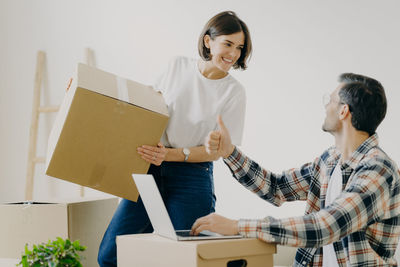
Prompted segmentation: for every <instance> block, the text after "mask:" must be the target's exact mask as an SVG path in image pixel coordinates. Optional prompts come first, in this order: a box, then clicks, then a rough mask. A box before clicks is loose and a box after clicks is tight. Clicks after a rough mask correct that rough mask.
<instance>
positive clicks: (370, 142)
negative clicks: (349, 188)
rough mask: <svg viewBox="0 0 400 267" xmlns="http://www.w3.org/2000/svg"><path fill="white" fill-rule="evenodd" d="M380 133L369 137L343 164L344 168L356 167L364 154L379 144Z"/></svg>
mask: <svg viewBox="0 0 400 267" xmlns="http://www.w3.org/2000/svg"><path fill="white" fill-rule="evenodd" d="M378 144H379V139H378V134H376V133H375V134H373V135H371V136H370V137H368V139H367V140H365V141H364V142H363V143H362V144H361V145H360V146H359V147H358V148H357V149H356V150H355V151H354V152H353V154H352V155H351V157H350V158H349V159H348V160H346V161H345V162H344V163H343V164H342V170H344V169H347V168H351V169H353V170H354V169H355V168H356V166H357V165H358V163H359V162H360V161H361V160H362V159H363V158H364V155H365V154H366V153H367V152H368V151H369V150H370V149H371V148H373V147H376V146H378Z"/></svg>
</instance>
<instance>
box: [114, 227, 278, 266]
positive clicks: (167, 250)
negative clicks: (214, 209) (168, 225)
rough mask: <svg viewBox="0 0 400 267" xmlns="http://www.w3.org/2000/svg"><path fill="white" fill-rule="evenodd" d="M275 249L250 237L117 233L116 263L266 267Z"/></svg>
mask: <svg viewBox="0 0 400 267" xmlns="http://www.w3.org/2000/svg"><path fill="white" fill-rule="evenodd" d="M274 253H276V245H275V244H268V243H265V242H262V241H260V240H258V239H253V238H245V239H219V240H202V241H174V240H170V239H167V238H164V237H161V236H159V235H156V234H139V235H123V236H118V237H117V257H118V267H131V266H146V267H159V266H163V267H176V266H185V267H194V266H197V267H205V266H206V267H217V266H218V267H221V266H225V267H226V266H247V267H259V266H263V267H268V266H273V254H274ZM243 264H246V265H243Z"/></svg>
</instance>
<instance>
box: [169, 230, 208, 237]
mask: <svg viewBox="0 0 400 267" xmlns="http://www.w3.org/2000/svg"><path fill="white" fill-rule="evenodd" d="M176 235H178V236H183V237H185V236H193V235H191V234H190V230H184V231H176ZM196 236H209V235H206V234H202V233H200V234H199V235H196Z"/></svg>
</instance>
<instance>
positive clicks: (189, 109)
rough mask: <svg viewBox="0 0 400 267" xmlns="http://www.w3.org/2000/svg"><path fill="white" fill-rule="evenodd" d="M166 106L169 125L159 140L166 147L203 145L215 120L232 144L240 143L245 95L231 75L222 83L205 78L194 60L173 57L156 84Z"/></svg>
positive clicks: (212, 128) (215, 126)
mask: <svg viewBox="0 0 400 267" xmlns="http://www.w3.org/2000/svg"><path fill="white" fill-rule="evenodd" d="M154 89H155V90H156V91H160V92H162V94H163V97H164V100H165V102H166V104H167V106H168V112H169V116H170V118H169V121H168V125H167V129H166V130H165V132H164V135H163V137H162V139H161V141H162V143H163V144H164V145H165V146H167V147H176V148H178V147H193V146H200V145H203V144H204V140H205V138H206V136H207V135H208V133H209V132H210V131H213V130H216V129H217V125H218V124H217V117H218V115H221V116H222V119H223V121H224V123H225V125H226V127H227V128H228V130H229V133H230V135H231V138H232V143H233V144H235V145H240V144H241V141H242V134H243V127H244V116H245V109H246V94H245V90H244V87H243V86H242V85H241V84H240V83H239V82H238V81H237V80H236V79H234V78H233V77H232V76H231V75H230V74H228V75H227V76H225V77H224V78H222V79H218V80H211V79H207V78H206V77H204V76H203V75H202V74H201V73H200V71H199V69H198V66H197V60H196V59H189V58H186V57H176V58H174V59H173V60H172V61H171V62H170V64H169V65H168V68H167V70H166V72H165V73H164V74H163V75H162V76H161V77H160V79H159V80H158V81H157V82H156V83H155V85H154Z"/></svg>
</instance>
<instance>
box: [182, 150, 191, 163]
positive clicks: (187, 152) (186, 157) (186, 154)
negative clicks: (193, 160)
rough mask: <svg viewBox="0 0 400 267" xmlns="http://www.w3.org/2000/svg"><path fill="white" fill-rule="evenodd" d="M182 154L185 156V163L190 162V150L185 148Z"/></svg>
mask: <svg viewBox="0 0 400 267" xmlns="http://www.w3.org/2000/svg"><path fill="white" fill-rule="evenodd" d="M182 152H183V155H185V159H184V162H186V161H187V160H188V158H189V155H190V149H189V148H186V147H185V148H184V149H183V150H182Z"/></svg>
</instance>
